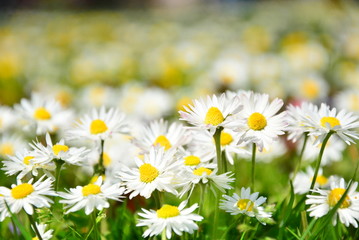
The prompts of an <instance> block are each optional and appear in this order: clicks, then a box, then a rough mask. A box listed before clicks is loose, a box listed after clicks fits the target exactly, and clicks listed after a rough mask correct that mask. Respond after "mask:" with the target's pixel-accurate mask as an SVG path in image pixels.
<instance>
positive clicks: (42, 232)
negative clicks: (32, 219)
mask: <svg viewBox="0 0 359 240" xmlns="http://www.w3.org/2000/svg"><path fill="white" fill-rule="evenodd" d="M35 224H36V228H37V230H39V233H40V236H41V238H42V239H43V240H50V239H51V238H52V236H53V232H54V230H53V229H50V230H47V231H46V228H47V224H43V223H40V224H38V223H35ZM31 228H32V230H33V231H35V229H34V227H33V226H31ZM32 240H39V238H38V237H33V238H32Z"/></svg>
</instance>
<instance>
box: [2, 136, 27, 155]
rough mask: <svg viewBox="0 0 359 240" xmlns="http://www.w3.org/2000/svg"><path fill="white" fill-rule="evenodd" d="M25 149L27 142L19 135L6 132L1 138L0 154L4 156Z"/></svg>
mask: <svg viewBox="0 0 359 240" xmlns="http://www.w3.org/2000/svg"><path fill="white" fill-rule="evenodd" d="M23 149H26V145H25V142H24V140H23V139H22V138H20V137H18V136H15V135H7V134H4V135H3V136H2V137H1V138H0V156H2V157H7V158H9V157H10V156H14V155H15V153H16V152H17V151H21V150H23Z"/></svg>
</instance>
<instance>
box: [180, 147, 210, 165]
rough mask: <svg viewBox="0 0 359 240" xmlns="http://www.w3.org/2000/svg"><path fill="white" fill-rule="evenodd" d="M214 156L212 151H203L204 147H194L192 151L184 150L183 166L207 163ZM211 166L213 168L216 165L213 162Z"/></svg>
mask: <svg viewBox="0 0 359 240" xmlns="http://www.w3.org/2000/svg"><path fill="white" fill-rule="evenodd" d="M213 158H214V155H213V154H212V153H210V154H209V153H208V151H205V149H199V148H198V149H194V150H193V151H188V150H187V151H185V152H183V153H182V158H181V159H182V163H183V165H184V166H185V167H189V168H191V169H193V168H196V167H197V166H199V165H201V164H206V166H207V165H208V162H209V161H210V160H212V159H213ZM211 167H212V168H215V167H216V165H215V164H213V166H211Z"/></svg>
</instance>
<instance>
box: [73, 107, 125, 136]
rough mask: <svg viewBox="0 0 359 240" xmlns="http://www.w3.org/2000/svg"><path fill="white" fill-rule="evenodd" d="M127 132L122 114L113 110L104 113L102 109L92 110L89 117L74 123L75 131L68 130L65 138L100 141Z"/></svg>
mask: <svg viewBox="0 0 359 240" xmlns="http://www.w3.org/2000/svg"><path fill="white" fill-rule="evenodd" d="M128 130H129V129H128V125H127V123H126V122H125V115H124V114H123V113H120V112H119V111H118V110H117V109H115V108H110V109H109V110H108V111H106V109H105V107H102V108H100V109H99V110H96V109H92V111H91V113H90V114H89V115H85V116H84V117H83V118H81V119H80V121H78V122H76V127H75V129H71V130H69V131H68V134H67V137H68V139H81V138H86V139H90V140H94V141H100V140H105V139H107V138H109V137H111V136H112V134H114V133H126V132H128Z"/></svg>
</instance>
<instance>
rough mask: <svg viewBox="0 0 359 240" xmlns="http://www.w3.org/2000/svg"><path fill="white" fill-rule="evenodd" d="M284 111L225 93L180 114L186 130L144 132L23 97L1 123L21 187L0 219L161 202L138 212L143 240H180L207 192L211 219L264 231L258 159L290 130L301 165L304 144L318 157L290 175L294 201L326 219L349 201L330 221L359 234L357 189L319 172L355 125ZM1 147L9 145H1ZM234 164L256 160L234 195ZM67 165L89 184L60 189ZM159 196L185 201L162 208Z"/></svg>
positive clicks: (193, 226)
mask: <svg viewBox="0 0 359 240" xmlns="http://www.w3.org/2000/svg"><path fill="white" fill-rule="evenodd" d="M283 105H284V103H283V101H282V100H281V99H278V98H276V99H274V100H270V98H269V96H268V95H267V94H260V93H255V92H251V91H239V92H226V93H223V94H221V95H220V96H216V95H213V96H207V97H206V98H201V99H197V100H193V102H192V103H191V104H189V105H187V106H184V108H183V110H181V111H179V115H180V120H183V121H184V122H185V123H186V125H184V124H181V123H179V122H173V123H170V122H168V121H166V120H163V119H160V120H155V121H152V122H149V123H147V124H144V123H143V122H140V121H138V120H136V119H132V118H131V116H125V114H123V113H121V112H120V111H119V110H117V109H115V108H110V109H105V108H104V107H102V108H100V109H92V111H90V112H89V113H83V114H82V116H75V113H74V111H72V110H70V109H64V108H63V107H62V106H61V105H60V104H59V103H58V102H56V101H55V100H49V99H46V98H44V97H41V96H40V95H34V96H32V98H31V99H30V100H28V99H23V100H22V101H21V103H20V104H18V105H16V106H15V107H14V109H11V110H10V109H6V111H1V113H0V120H2V119H4V120H5V121H7V122H6V124H3V125H1V124H0V126H1V128H2V129H1V130H2V133H3V139H2V142H1V144H2V145H1V149H0V154H2V156H3V158H4V160H3V161H2V164H3V167H2V170H4V171H5V173H6V174H7V175H9V176H13V175H15V176H16V180H17V182H16V184H13V185H12V186H11V187H10V188H8V187H4V186H3V187H0V221H3V220H4V219H5V218H6V217H11V216H12V214H17V213H19V212H20V211H21V210H22V209H24V211H25V212H26V214H27V215H29V217H30V218H31V216H32V215H34V213H35V212H36V211H35V210H36V209H39V208H50V209H51V208H52V207H54V206H59V204H62V206H63V208H64V210H65V211H64V212H63V214H71V213H72V212H77V211H80V210H84V212H85V214H86V215H90V214H95V215H96V214H98V213H99V212H101V211H103V210H104V209H107V208H109V207H110V202H109V200H115V201H121V200H122V199H124V198H126V197H128V198H129V199H132V198H134V197H137V196H141V197H143V198H145V199H150V198H157V200H158V204H157V206H156V207H157V210H152V209H151V210H147V209H142V211H141V212H139V213H138V216H139V217H140V218H139V219H138V224H137V226H141V227H142V226H145V227H147V228H146V230H145V231H144V233H143V237H148V236H155V235H160V234H162V236H164V237H166V238H171V237H172V235H173V232H174V233H175V234H176V235H182V234H183V232H187V233H189V234H192V233H194V231H197V230H199V227H200V225H198V224H199V222H201V221H202V220H203V219H204V218H203V215H205V214H204V212H203V209H202V208H201V205H202V204H203V202H202V200H200V202H199V203H195V204H193V205H191V206H189V207H188V208H186V205H187V204H188V202H189V201H191V200H193V199H192V198H191V197H192V195H193V194H192V193H193V192H194V191H197V190H196V189H209V190H210V191H204V192H202V195H204V194H205V193H206V194H207V195H208V194H211V195H212V196H214V197H215V198H216V199H217V203H216V204H217V205H216V206H215V207H214V211H218V209H221V210H224V211H226V212H228V213H230V214H231V215H239V214H242V215H245V216H248V217H253V218H255V219H257V220H258V221H259V222H260V223H262V224H266V222H268V220H269V219H271V217H272V213H271V212H270V211H267V210H266V209H265V207H264V206H263V204H264V203H265V202H266V198H265V197H263V196H259V193H258V192H255V193H251V190H252V191H253V189H254V186H255V182H256V179H255V177H254V176H255V175H254V172H255V171H254V165H255V161H256V153H257V152H258V154H260V153H261V152H265V151H269V150H270V149H272V148H273V146H274V145H275V144H277V143H278V142H279V141H281V139H282V138H280V136H281V135H284V134H285V133H286V132H288V139H289V140H291V141H293V142H298V143H301V144H299V145H303V157H304V155H305V154H304V152H305V151H304V147H305V146H308V148H309V146H314V147H313V148H314V150H313V151H315V152H316V154H315V155H316V156H318V155H319V158H318V159H319V160H318V161H317V162H316V163H317V166H316V168H315V169H313V168H308V169H307V171H306V172H301V171H298V172H295V173H293V175H292V176H291V177H292V178H293V182H294V189H295V192H296V193H298V194H306V193H308V192H309V194H308V195H307V196H306V197H307V199H306V201H305V203H306V204H308V205H310V206H309V208H308V211H309V212H310V213H309V215H310V216H313V217H322V216H324V215H325V214H326V213H328V212H329V211H330V210H331V209H332V208H334V207H335V206H336V205H337V204H338V202H339V201H340V200H341V198H342V196H343V194H345V193H347V194H346V196H345V199H344V200H342V201H341V206H340V207H339V208H338V210H337V215H335V216H334V218H333V221H334V223H336V221H337V216H339V220H340V221H341V222H342V223H344V224H345V225H346V226H349V225H350V224H351V225H353V226H355V227H358V223H357V221H358V220H359V205H358V204H359V200H358V194H359V193H358V192H356V188H357V183H350V189H349V190H348V191H346V188H347V187H348V186H347V185H346V183H345V181H344V179H342V178H340V177H337V176H332V177H330V178H329V179H327V178H326V177H324V176H323V171H322V169H321V168H320V167H322V166H324V165H325V164H328V163H329V162H330V161H332V160H333V156H332V155H335V154H331V155H330V156H326V155H325V154H324V153H323V151H324V150H326V149H325V147H326V146H327V147H328V149H329V148H330V146H331V145H332V146H333V147H332V148H333V150H332V151H333V152H335V151H336V152H338V151H343V149H344V147H345V145H344V144H343V143H342V142H344V143H346V144H351V143H354V142H355V140H356V139H359V134H358V133H357V131H356V129H357V128H358V127H359V120H358V119H359V117H358V116H356V115H354V114H353V113H350V112H347V111H345V110H341V111H339V112H337V111H336V109H334V108H333V109H331V108H330V107H329V106H328V105H326V104H322V105H321V106H320V107H318V106H316V105H313V104H311V103H306V102H303V103H301V104H300V105H297V106H294V105H289V106H288V107H287V110H283ZM3 112H4V113H3ZM6 114H7V115H6ZM4 115H6V117H2V116H4ZM9 119H10V121H9ZM0 123H2V121H0ZM19 125H20V126H21V129H17V130H18V131H20V132H24V133H26V134H27V138H31V136H32V135H31V134H35V135H36V136H37V138H36V139H35V140H33V141H31V143H30V144H26V142H25V141H23V142H22V143H17V144H13V145H11V144H10V143H14V142H15V141H12V142H11V141H10V140H13V139H16V140H17V141H18V142H21V141H20V140H19V137H14V136H9V135H6V133H7V132H9V131H10V130H11V131H16V129H15V128H19ZM5 127H6V128H5ZM24 135H25V134H24ZM4 139H5V140H7V141H8V142H9V143H8V145H4V144H3V142H4ZM57 139H60V140H57ZM333 142H339V143H341V145H340V144H333ZM338 145H339V146H340V147H339V148H338ZM3 146H5V148H3ZM337 155H338V154H337ZM339 155H341V154H339ZM237 158H246V159H250V158H251V159H252V186H251V188H250V187H247V188H245V187H242V188H241V191H240V193H238V194H237V193H235V190H236V187H235V186H233V185H234V184H233V183H234V181H235V178H236V177H237V174H238V173H237V172H231V171H227V166H228V165H233V164H234V161H236V159H237ZM75 166H76V167H77V168H75ZM73 167H74V169H76V171H79V174H76V175H79V176H87V180H86V181H85V182H86V184H82V185H77V186H76V185H75V186H73V187H71V188H69V189H64V188H63V187H61V181H63V178H62V177H61V170H62V169H64V168H73ZM77 181H80V180H76V181H74V183H75V184H76V183H77ZM237 189H238V188H237ZM164 193H166V194H171V195H173V196H174V197H175V198H178V199H181V201H182V202H181V203H180V204H179V205H170V204H167V201H166V199H164V197H163V196H164V195H163V194H164ZM165 196H167V195H165ZM215 216H218V214H215ZM215 221H216V220H215ZM32 228H33V229H34V231H35V234H36V236H37V237H38V238H39V239H50V238H51V237H52V234H53V230H47V231H46V228H47V226H46V225H44V223H40V222H35V221H33V222H32Z"/></svg>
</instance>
